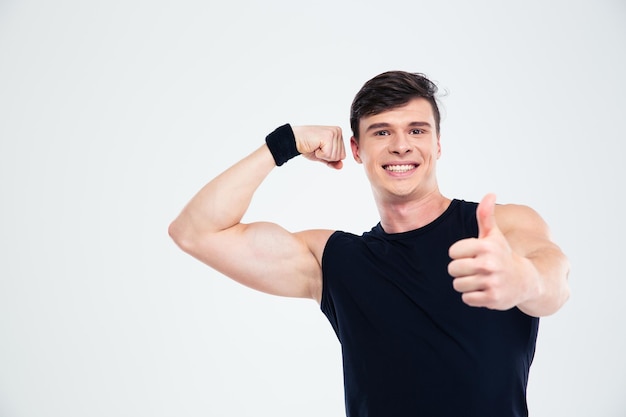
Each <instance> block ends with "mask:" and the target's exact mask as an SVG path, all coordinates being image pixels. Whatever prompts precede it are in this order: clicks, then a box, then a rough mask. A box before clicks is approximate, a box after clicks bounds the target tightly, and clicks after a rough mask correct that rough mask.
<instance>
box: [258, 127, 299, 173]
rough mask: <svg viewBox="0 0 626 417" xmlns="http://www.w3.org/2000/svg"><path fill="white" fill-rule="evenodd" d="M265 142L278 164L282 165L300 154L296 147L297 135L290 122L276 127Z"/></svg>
mask: <svg viewBox="0 0 626 417" xmlns="http://www.w3.org/2000/svg"><path fill="white" fill-rule="evenodd" d="M265 143H266V144H267V147H268V148H269V150H270V152H271V154H272V157H273V158H274V162H276V166H281V165H283V164H284V163H285V162H287V161H288V160H290V159H291V158H294V157H296V156H298V155H300V152H299V151H298V148H297V147H296V137H295V135H294V133H293V129H292V128H291V125H289V123H287V124H284V125H282V126H280V127H278V128H276V129H275V130H274V131H273V132H272V133H270V134H269V135H267V137H266V138H265Z"/></svg>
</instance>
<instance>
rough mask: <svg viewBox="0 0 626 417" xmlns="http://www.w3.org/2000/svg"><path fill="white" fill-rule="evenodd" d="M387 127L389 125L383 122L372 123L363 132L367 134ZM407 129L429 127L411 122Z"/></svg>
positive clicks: (428, 124)
mask: <svg viewBox="0 0 626 417" xmlns="http://www.w3.org/2000/svg"><path fill="white" fill-rule="evenodd" d="M388 127H391V124H389V123H385V122H381V123H373V124H371V125H369V126H368V127H367V129H365V131H366V132H369V131H370V130H375V129H383V128H388ZM409 127H431V125H430V123H428V122H411V123H409Z"/></svg>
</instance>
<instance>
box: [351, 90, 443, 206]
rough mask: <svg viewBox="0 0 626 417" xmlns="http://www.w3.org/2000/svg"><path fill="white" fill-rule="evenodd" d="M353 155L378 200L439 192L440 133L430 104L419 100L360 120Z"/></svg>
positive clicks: (353, 144) (352, 143)
mask: <svg viewBox="0 0 626 417" xmlns="http://www.w3.org/2000/svg"><path fill="white" fill-rule="evenodd" d="M350 145H351V147H352V155H353V156H354V159H355V160H356V161H357V162H358V163H362V164H363V166H364V167H365V172H366V174H367V176H368V178H369V180H370V183H371V185H372V189H373V190H374V195H375V197H377V198H383V199H391V200H392V201H395V200H398V199H400V200H403V199H406V198H409V197H412V196H413V197H420V196H423V195H426V194H428V193H430V192H432V191H433V190H436V189H437V179H436V172H435V168H436V163H437V159H438V158H439V156H440V155H441V145H440V143H439V134H438V132H436V131H435V118H434V116H433V111H432V107H431V105H430V103H429V102H428V101H427V100H425V99H423V98H416V99H413V100H411V101H410V102H408V103H407V104H406V105H404V106H402V107H397V108H394V109H392V110H388V111H385V112H383V113H379V114H376V115H373V116H367V117H364V118H362V119H361V120H360V121H359V141H358V142H357V141H356V139H355V138H354V137H353V138H352V139H351V140H350Z"/></svg>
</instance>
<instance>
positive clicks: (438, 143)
mask: <svg viewBox="0 0 626 417" xmlns="http://www.w3.org/2000/svg"><path fill="white" fill-rule="evenodd" d="M439 139H440V136H439V132H437V159H439V158H440V157H441V141H440V140H439Z"/></svg>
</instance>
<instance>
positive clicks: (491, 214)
mask: <svg viewBox="0 0 626 417" xmlns="http://www.w3.org/2000/svg"><path fill="white" fill-rule="evenodd" d="M495 208H496V196H495V195H494V194H487V195H486V196H485V197H484V198H483V199H482V201H481V202H480V204H479V205H478V208H477V210H476V217H477V220H478V237H477V238H469V239H462V240H460V241H458V242H456V243H455V244H453V245H452V246H451V247H450V250H449V255H450V257H451V258H452V261H451V262H450V264H449V265H448V272H449V273H450V275H451V276H452V277H453V278H454V281H453V287H454V289H455V290H456V291H458V292H460V293H461V294H462V299H463V302H465V303H466V304H467V305H470V306H473V307H487V308H490V309H494V310H508V309H510V308H513V307H515V306H517V305H519V304H520V303H522V302H523V301H525V300H526V299H527V298H528V292H529V285H530V283H529V282H527V281H528V278H527V277H528V274H527V272H528V268H529V262H528V260H527V259H525V258H522V257H521V256H519V255H517V254H516V253H515V252H514V251H513V250H512V249H511V246H510V245H509V243H508V242H507V239H506V237H505V236H504V234H503V233H502V231H501V230H500V228H498V224H497V223H496V216H495Z"/></svg>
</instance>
